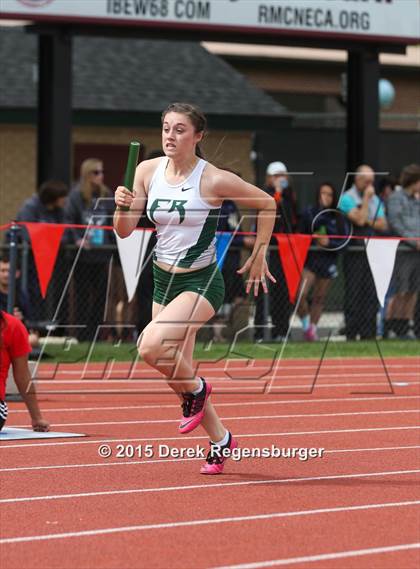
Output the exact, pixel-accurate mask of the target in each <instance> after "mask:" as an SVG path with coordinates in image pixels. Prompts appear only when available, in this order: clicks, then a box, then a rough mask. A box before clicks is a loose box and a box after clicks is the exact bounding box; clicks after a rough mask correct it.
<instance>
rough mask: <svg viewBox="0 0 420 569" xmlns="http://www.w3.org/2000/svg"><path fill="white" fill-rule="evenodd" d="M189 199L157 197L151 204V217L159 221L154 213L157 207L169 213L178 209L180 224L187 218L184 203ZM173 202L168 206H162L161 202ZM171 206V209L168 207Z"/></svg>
mask: <svg viewBox="0 0 420 569" xmlns="http://www.w3.org/2000/svg"><path fill="white" fill-rule="evenodd" d="M187 201H188V200H165V199H155V201H154V202H153V203H152V205H151V206H150V219H151V220H152V221H153V222H154V223H157V221H156V219H155V217H154V214H155V211H156V210H157V209H163V210H164V211H167V212H168V213H172V212H173V211H177V212H178V213H179V224H180V225H181V223H182V222H183V221H184V219H185V208H184V204H186V203H187ZM164 203H165V204H171V206H170V207H169V206H167V207H160V204H164ZM168 208H169V209H168Z"/></svg>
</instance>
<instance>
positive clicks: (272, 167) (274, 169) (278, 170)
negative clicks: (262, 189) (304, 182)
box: [266, 162, 287, 176]
mask: <svg viewBox="0 0 420 569" xmlns="http://www.w3.org/2000/svg"><path fill="white" fill-rule="evenodd" d="M266 174H267V175H268V176H275V175H276V174H287V168H286V165H285V164H283V162H271V164H269V165H268V166H267V170H266Z"/></svg>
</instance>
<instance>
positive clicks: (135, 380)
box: [35, 370, 419, 384]
mask: <svg viewBox="0 0 420 569" xmlns="http://www.w3.org/2000/svg"><path fill="white" fill-rule="evenodd" d="M243 371H247V373H246V375H244V376H243V377H242V376H241V377H234V378H231V377H223V376H211V377H209V378H208V379H209V381H213V382H214V381H219V382H221V383H232V382H239V381H243V382H250V381H255V382H262V381H268V380H269V373H268V372H267V373H266V374H264V375H261V376H259V377H252V376H250V374H249V370H243ZM395 375H398V377H404V378H406V377H414V378H416V377H418V376H419V374H418V372H416V371H410V372H404V371H399V372H398V373H396V374H395ZM359 377H370V378H372V377H384V378H385V379H386V373H385V371H384V370H382V372H381V371H377V372H375V373H334V374H330V375H328V374H325V375H323V374H322V372H321V373H320V374H319V376H318V379H317V384H318V382H322V381H327V380H328V379H331V378H334V379H340V378H342V379H357V378H359ZM35 379H36V381H37V382H39V383H42V384H44V383H53V384H60V383H64V384H67V383H123V382H127V383H134V384H136V383H153V384H156V383H158V384H160V383H163V384H166V383H167V382H166V380H165V379H164V378H162V377H156V378H155V377H144V378H141V377H140V378H129V377H118V376H116V377H106V378H103V377H102V378H101V377H97V376H94V377H92V378H90V377H85V378H83V379H82V378H81V379H71V378H68V379H66V378H61V379H48V378H47V379H42V377H39V376H37V377H36V378H35ZM303 379H310V380H313V379H314V374H313V373H308V374H292V375H283V374H281V373H279V374H278V375H277V376H276V377H275V378H274V381H279V380H281V381H284V380H292V381H293V380H296V381H299V380H303ZM393 381H395V377H394V378H393ZM417 383H418V382H417Z"/></svg>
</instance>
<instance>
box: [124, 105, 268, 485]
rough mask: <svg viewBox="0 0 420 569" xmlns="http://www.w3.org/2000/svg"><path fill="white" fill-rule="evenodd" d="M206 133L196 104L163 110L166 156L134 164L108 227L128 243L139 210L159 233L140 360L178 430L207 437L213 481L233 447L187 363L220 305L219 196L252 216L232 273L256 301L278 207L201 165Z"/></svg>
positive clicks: (207, 470)
mask: <svg viewBox="0 0 420 569" xmlns="http://www.w3.org/2000/svg"><path fill="white" fill-rule="evenodd" d="M205 130H206V119H205V117H204V115H203V113H202V112H201V111H200V110H199V109H198V108H197V107H194V106H192V105H189V104H186V103H173V104H171V105H169V107H168V108H167V109H166V110H165V111H164V112H163V114H162V148H163V151H164V153H165V156H164V157H159V158H155V159H152V160H145V161H143V162H141V164H139V166H138V167H137V170H136V175H135V179H134V188H133V190H134V191H133V192H130V191H129V190H128V189H127V188H125V187H123V186H119V187H118V188H117V190H116V192H115V203H116V205H117V209H116V211H115V215H114V227H115V230H116V232H117V233H118V235H119V236H120V237H127V236H129V235H130V234H131V233H132V231H133V230H134V229H135V228H136V226H137V223H138V220H139V218H140V215H141V213H142V211H143V209H144V207H145V205H146V203H147V215H148V217H149V219H150V220H151V221H152V222H153V223H154V224H155V226H156V235H157V245H156V249H155V253H154V267H153V273H154V283H155V286H154V293H153V301H154V302H153V319H152V321H151V322H150V323H149V324H148V326H147V327H146V328H145V329H144V331H143V334H142V335H141V336H140V338H139V342H138V349H139V353H140V355H141V357H142V358H143V360H144V361H146V362H147V363H148V364H149V365H150V366H152V367H153V368H154V369H156V370H158V371H159V372H161V373H162V374H163V375H164V376H165V378H166V380H167V382H168V384H169V386H170V387H171V388H172V389H173V390H174V391H175V393H177V394H178V396H179V397H180V399H181V401H182V410H183V417H182V419H181V422H180V424H179V431H180V433H189V432H190V431H192V430H193V429H195V428H196V427H197V426H198V425H200V424H202V426H203V427H204V429H205V431H206V432H207V433H208V435H209V437H210V445H211V446H210V451H209V453H208V455H207V459H206V462H205V464H204V465H203V466H202V467H201V471H200V472H201V473H202V474H220V473H221V472H222V471H223V468H224V463H225V458H226V456H227V455H228V454H229V451H231V450H233V449H234V448H236V447H237V442H236V440H235V439H234V438H233V437H232V435H231V433H230V432H229V431H228V430H227V429H225V427H224V426H223V424H222V422H221V420H220V418H219V417H218V415H217V413H216V410H215V408H214V407H213V405H212V403H211V401H210V400H209V397H210V394H211V390H212V387H211V385H210V383H208V382H206V381H205V380H204V378H202V377H196V375H195V373H194V369H193V362H192V358H193V352H194V345H195V338H196V334H197V332H198V330H199V329H200V328H201V327H202V326H203V325H204V324H205V323H206V322H207V321H208V320H210V319H211V318H212V317H213V316H214V314H215V313H216V312H217V311H218V309H219V308H220V306H221V305H222V303H223V298H224V283H223V278H222V276H221V273H220V272H219V270H218V268H217V264H216V262H215V261H216V257H215V232H216V227H217V220H218V214H219V210H220V206H221V204H222V202H223V200H224V199H231V200H234V201H235V202H236V203H237V204H238V206H239V207H240V208H242V209H254V210H255V209H256V210H258V224H257V236H256V240H255V245H254V248H253V251H252V254H251V256H250V257H249V259H248V260H247V261H246V263H245V264H244V266H243V267H242V268H241V269H240V270H239V271H238V272H239V273H241V274H243V273H245V272H247V271H249V278H248V280H247V289H246V292H247V293H249V291H250V290H251V288H253V290H254V295H255V296H257V294H258V292H259V286H260V284H261V286H262V288H263V290H264V292H265V293H267V283H266V277H268V278H269V279H271V280H272V281H273V282H275V279H274V277H273V276H272V275H271V274H270V272H269V270H268V267H267V263H266V260H265V258H266V252H267V247H268V244H269V242H270V237H271V234H272V231H273V226H274V219H275V212H276V204H275V202H274V199H273V198H272V197H270V196H268V195H267V194H266V193H265V192H263V191H262V190H260V189H259V188H257V187H255V186H253V185H251V184H248V183H247V182H244V181H243V180H242V179H241V178H239V177H238V176H236V175H235V174H232V173H231V172H227V171H225V170H220V169H218V168H216V167H215V166H213V165H212V164H210V163H209V162H206V161H205V160H203V159H202V158H201V156H202V154H201V151H200V147H199V143H200V142H201V140H202V139H203V137H204V134H205ZM126 208H129V210H128V211H125V209H126ZM225 449H226V450H225ZM226 451H227V452H226Z"/></svg>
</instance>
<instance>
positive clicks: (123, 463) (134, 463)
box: [0, 445, 420, 472]
mask: <svg viewBox="0 0 420 569" xmlns="http://www.w3.org/2000/svg"><path fill="white" fill-rule="evenodd" d="M418 448H420V445H408V446H395V447H373V448H369V447H366V448H342V449H330V450H324V452H323V454H337V453H345V452H381V451H393V450H409V449H418ZM193 460H203V459H202V458H200V457H198V458H196V457H194V458H159V459H154V460H128V461H124V460H119V461H117V462H108V461H104V462H92V463H87V464H55V465H53V464H52V465H51V466H15V467H13V468H0V472H23V471H25V472H26V471H28V470H62V469H65V468H77V469H78V470H79V469H81V468H97V467H101V468H102V467H105V466H137V465H139V464H159V463H162V462H191V461H193Z"/></svg>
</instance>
